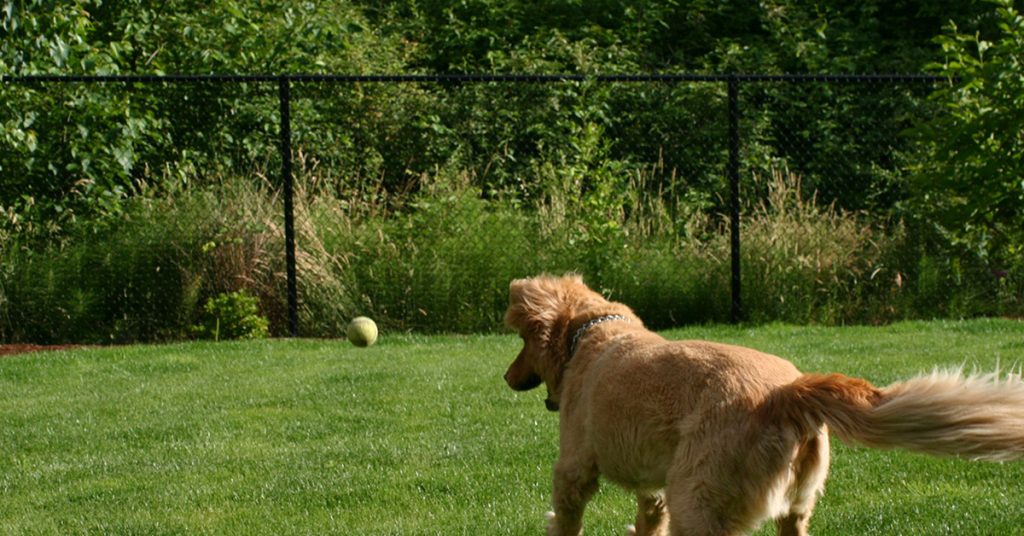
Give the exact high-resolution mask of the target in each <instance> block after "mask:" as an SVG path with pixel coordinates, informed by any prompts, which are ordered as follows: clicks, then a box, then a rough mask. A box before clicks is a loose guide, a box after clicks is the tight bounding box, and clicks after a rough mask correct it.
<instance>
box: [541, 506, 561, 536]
mask: <svg viewBox="0 0 1024 536" xmlns="http://www.w3.org/2000/svg"><path fill="white" fill-rule="evenodd" d="M544 519H546V520H547V522H548V526H547V533H548V536H558V522H557V521H555V513H554V512H547V513H545V514H544Z"/></svg>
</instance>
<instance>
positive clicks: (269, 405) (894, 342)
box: [0, 320, 1024, 535]
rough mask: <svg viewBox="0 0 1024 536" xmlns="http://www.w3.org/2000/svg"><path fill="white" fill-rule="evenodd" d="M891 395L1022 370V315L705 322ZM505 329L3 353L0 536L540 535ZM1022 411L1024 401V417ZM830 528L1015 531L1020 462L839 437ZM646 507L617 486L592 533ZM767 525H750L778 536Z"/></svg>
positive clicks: (614, 528)
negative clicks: (372, 342)
mask: <svg viewBox="0 0 1024 536" xmlns="http://www.w3.org/2000/svg"><path fill="white" fill-rule="evenodd" d="M666 335H667V336H668V337H670V338H708V339H714V340H719V341H723V342H732V343H738V344H743V345H747V346H752V347H756V348H759V349H762V350H765V351H768V352H771V353H775V354H778V355H781V356H784V357H787V358H789V359H791V360H792V361H794V362H795V363H796V364H797V365H798V366H799V367H801V368H802V369H803V370H805V371H819V372H820V371H838V372H843V373H846V374H851V375H856V376H860V377H864V378H867V379H869V380H871V381H873V382H875V383H877V384H882V385H884V384H887V383H889V382H892V381H895V380H897V379H900V378H905V377H907V376H909V375H912V374H915V373H917V372H921V371H930V370H931V369H932V368H933V367H935V366H961V365H964V366H966V367H967V368H968V369H972V368H975V367H976V368H978V369H980V370H985V371H988V370H992V369H994V368H995V367H996V366H997V364H998V365H999V366H1001V367H1002V368H1003V369H1007V368H1010V367H1011V366H1019V365H1020V364H1021V361H1022V360H1024V323H1021V322H1015V321H1008V320H978V321H970V322H930V323H905V324H897V325H894V326H889V327H881V328H870V327H854V328H821V327H790V326H767V327H754V328H746V327H745V328H734V327H696V328H689V329H684V330H675V331H670V332H668V333H666ZM518 350H519V348H518V340H517V338H515V337H513V336H511V335H509V336H438V337H421V336H398V335H389V334H387V333H385V334H384V335H383V338H382V340H381V342H380V343H379V344H378V345H377V346H374V347H371V348H369V349H357V348H354V347H352V346H351V345H349V344H348V343H346V342H343V341H320V340H294V341H290V340H274V341H262V342H244V343H219V344H212V343H188V344H175V345H165V346H132V347H120V348H101V349H80V350H74V351H68V352H55V353H40V354H30V355H21V356H15V357H6V358H0V534H5V535H6V534H268V535H271V534H272V535H278V534H381V535H383V534H396V535H414V534H424V535H426V534H442V535H447V534H470V535H490V534H496V535H500V534H542V526H543V521H542V520H543V514H544V512H545V511H546V510H548V502H549V482H550V478H551V477H550V468H551V465H552V462H553V460H554V458H555V453H556V445H557V417H556V416H555V415H554V414H550V413H548V412H547V411H545V410H544V406H543V403H542V398H543V396H544V395H543V393H542V391H543V389H541V390H538V391H536V392H530V393H514V392H512V391H511V390H509V389H508V388H507V387H505V385H504V383H503V381H502V378H501V376H502V374H503V373H504V370H505V367H506V366H507V364H508V363H509V362H510V361H511V360H512V359H513V358H514V357H515V355H516V352H518ZM1022 411H1024V408H1022ZM833 454H834V462H833V471H832V476H831V478H830V480H829V485H828V489H827V492H826V495H825V497H824V498H823V499H822V500H821V502H820V503H819V507H818V509H817V511H816V514H815V516H814V519H813V522H812V531H813V532H815V533H816V534H819V535H865V534H887V535H888V534H903V535H912V534H914V535H935V534H951V535H952V534H956V535H1006V534H1024V528H1022V527H1024V486H1022V482H1024V463H1007V464H985V463H971V462H966V461H962V460H949V459H945V460H936V459H931V458H926V457H924V456H919V455H913V454H907V453H903V452H880V451H870V450H867V449H863V448H850V447H846V446H844V445H842V444H840V443H839V442H838V441H835V442H834V447H833ZM633 511H634V507H633V505H632V499H631V497H630V496H629V495H627V494H625V493H624V492H622V491H620V490H618V489H616V488H615V487H614V486H611V485H606V486H604V487H603V490H602V492H601V493H600V494H599V495H598V497H597V498H596V499H595V501H594V502H593V503H592V504H591V507H590V508H589V509H588V512H587V516H586V518H585V519H586V523H587V526H588V529H587V533H588V534H591V535H604V534H621V533H622V532H623V531H622V527H623V526H624V525H625V524H626V523H627V522H629V521H630V517H631V516H632V515H633ZM771 533H772V532H771V531H769V530H767V528H766V529H764V530H762V531H761V532H759V533H758V534H771Z"/></svg>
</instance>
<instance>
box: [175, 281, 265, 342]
mask: <svg viewBox="0 0 1024 536" xmlns="http://www.w3.org/2000/svg"><path fill="white" fill-rule="evenodd" d="M203 312H204V313H205V314H204V315H203V317H202V319H201V320H200V322H199V323H198V324H196V325H195V326H193V327H192V331H193V333H195V335H196V336H197V337H199V338H201V339H213V340H215V341H216V340H220V339H264V338H266V337H267V336H268V335H269V334H270V331H269V330H268V328H267V326H268V323H267V319H266V318H265V317H263V316H260V314H259V301H258V300H257V299H256V298H255V297H254V296H250V295H249V293H248V292H246V291H245V290H236V291H234V292H229V293H226V294H220V295H218V296H216V297H213V298H210V299H209V300H207V302H206V305H204V306H203Z"/></svg>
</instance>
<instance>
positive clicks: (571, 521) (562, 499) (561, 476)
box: [548, 460, 598, 536]
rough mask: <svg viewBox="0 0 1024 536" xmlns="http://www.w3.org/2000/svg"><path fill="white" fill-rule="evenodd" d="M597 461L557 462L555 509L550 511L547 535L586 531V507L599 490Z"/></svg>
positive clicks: (574, 533)
mask: <svg viewBox="0 0 1024 536" xmlns="http://www.w3.org/2000/svg"><path fill="white" fill-rule="evenodd" d="M597 481H598V472H597V467H596V466H595V465H594V464H579V463H575V462H566V461H564V460H559V461H558V463H557V464H556V465H555V488H554V496H553V500H552V503H553V506H554V508H555V511H554V512H550V513H548V536H578V535H579V534H581V533H582V532H583V510H584V509H585V508H586V506H587V502H588V501H590V498H591V497H593V496H594V493H596V492H597V487H598V484H597Z"/></svg>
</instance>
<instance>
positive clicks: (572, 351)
mask: <svg viewBox="0 0 1024 536" xmlns="http://www.w3.org/2000/svg"><path fill="white" fill-rule="evenodd" d="M609 320H622V321H625V322H629V318H627V317H626V316H623V315H605V316H599V317H597V318H595V319H593V320H590V321H588V322H587V323H585V324H583V325H582V326H580V329H577V330H576V333H575V334H574V335H573V336H572V344H571V345H570V346H569V357H570V358H572V356H573V355H575V354H576V346H577V345H578V344H579V343H580V339H582V338H583V335H585V334H586V333H587V330H588V329H590V328H592V327H594V326H596V325H598V324H601V323H603V322H608V321H609Z"/></svg>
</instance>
